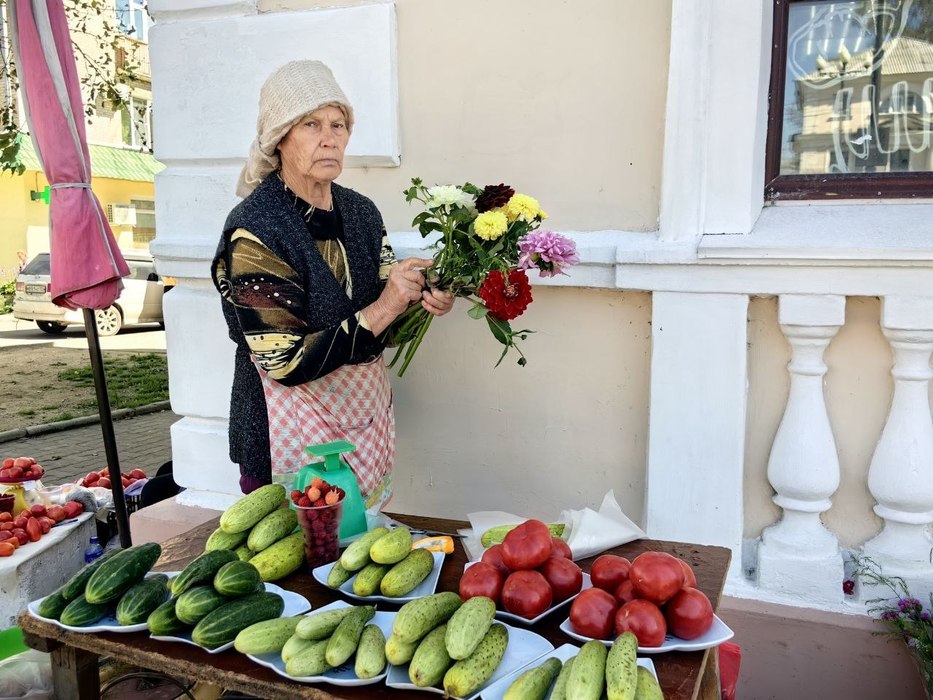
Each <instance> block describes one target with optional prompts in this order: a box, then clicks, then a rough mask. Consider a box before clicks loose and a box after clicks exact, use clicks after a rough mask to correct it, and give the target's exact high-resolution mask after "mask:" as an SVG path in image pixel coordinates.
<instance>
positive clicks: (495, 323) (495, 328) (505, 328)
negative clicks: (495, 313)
mask: <svg viewBox="0 0 933 700" xmlns="http://www.w3.org/2000/svg"><path fill="white" fill-rule="evenodd" d="M486 323H488V324H489V330H491V331H492V334H493V336H494V337H495V339H496V340H498V341H499V342H500V343H502V344H503V345H505V346H506V349H508V347H509V346H510V345H512V327H511V326H510V325H509V322H508V321H499V320H498V319H495V318H493V317H492V316H489V315H487V316H486ZM499 361H500V362H501V361H502V360H501V358H500V360H499Z"/></svg>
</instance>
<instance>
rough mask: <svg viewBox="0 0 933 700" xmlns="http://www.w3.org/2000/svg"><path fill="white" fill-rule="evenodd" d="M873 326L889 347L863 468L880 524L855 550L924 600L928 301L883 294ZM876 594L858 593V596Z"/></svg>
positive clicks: (930, 427)
mask: <svg viewBox="0 0 933 700" xmlns="http://www.w3.org/2000/svg"><path fill="white" fill-rule="evenodd" d="M881 327H882V331H883V332H884V335H885V337H886V338H887V339H888V342H890V343H891V348H892V349H893V350H894V366H893V367H892V368H891V374H892V375H893V377H894V398H893V400H892V402H891V411H890V413H889V414H888V419H887V422H886V423H885V425H884V430H883V431H882V433H881V439H880V440H879V441H878V446H877V447H876V448H875V454H874V456H873V457H872V460H871V466H870V467H869V470H868V489H869V491H871V494H872V496H874V497H875V500H876V501H877V505H875V508H874V510H875V513H877V514H878V516H879V517H881V518H882V519H883V520H884V527H883V528H882V530H881V532H880V533H879V534H878V535H877V536H876V537H874V538H873V539H871V540H869V541H868V542H866V543H865V545H864V548H863V553H864V554H865V555H867V556H869V557H871V558H872V559H873V560H875V562H876V563H878V564H879V565H881V567H882V570H883V572H884V573H885V575H887V576H901V577H903V578H904V579H906V580H907V581H908V584H909V585H910V588H911V593H913V594H914V595H916V596H918V597H920V598H921V600H925V599H927V595H928V593H929V591H930V590H931V588H933V565H931V563H930V556H931V554H930V552H931V548H933V541H931V539H930V537H929V534H928V532H927V530H926V528H927V527H928V526H929V525H930V524H931V523H933V416H931V414H930V379H931V378H933V370H931V368H930V355H931V353H933V297H901V296H891V297H885V298H884V299H883V300H882V306H881ZM877 594H878V593H877V591H872V590H870V589H869V590H863V591H862V598H863V599H868V598H871V597H873V596H876V595H877Z"/></svg>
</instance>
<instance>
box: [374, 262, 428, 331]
mask: <svg viewBox="0 0 933 700" xmlns="http://www.w3.org/2000/svg"><path fill="white" fill-rule="evenodd" d="M433 262H434V261H433V260H427V259H424V258H405V259H404V260H402V261H401V262H399V263H398V264H397V265H393V267H392V269H391V270H390V271H389V279H388V280H387V281H386V286H385V289H383V290H382V294H381V295H380V297H379V300H380V301H381V302H383V303H384V304H385V308H386V310H387V311H388V312H389V313H390V314H392V316H393V317H394V316H398V315H399V314H401V313H402V312H403V311H405V309H407V308H408V306H409V305H410V304H411V303H412V302H415V301H418V300H419V299H421V293H422V291H423V290H424V274H422V272H421V269H424V268H426V267H428V266H429V265H430V264H431V263H433ZM419 268H420V269H419Z"/></svg>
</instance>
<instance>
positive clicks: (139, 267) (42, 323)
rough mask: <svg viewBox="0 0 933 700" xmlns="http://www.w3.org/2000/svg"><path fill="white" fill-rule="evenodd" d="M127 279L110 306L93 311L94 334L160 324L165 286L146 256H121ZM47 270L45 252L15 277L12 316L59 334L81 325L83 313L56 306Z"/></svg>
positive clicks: (49, 269)
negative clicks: (95, 321) (114, 301)
mask: <svg viewBox="0 0 933 700" xmlns="http://www.w3.org/2000/svg"><path fill="white" fill-rule="evenodd" d="M124 257H125V258H126V262H127V264H128V265H129V267H130V276H129V277H124V278H123V291H122V292H121V293H120V296H119V298H118V299H117V301H116V303H114V304H113V306H109V307H107V308H106V309H99V310H98V311H96V312H95V313H96V316H97V332H98V333H99V334H100V335H116V334H117V333H119V332H120V330H121V329H122V328H123V327H124V326H127V325H130V324H137V323H158V324H160V325H162V327H163V328H164V327H165V325H164V323H163V321H162V294H163V292H164V291H165V290H166V289H170V288H171V287H167V286H166V285H165V283H164V282H163V280H162V279H161V278H160V277H159V275H158V274H156V271H155V266H154V265H153V262H152V258H151V257H150V256H148V255H139V254H133V253H124ZM50 282H51V267H50V262H49V254H48V253H40V254H39V255H37V256H36V257H35V258H33V259H32V260H31V261H29V264H27V265H26V267H24V268H23V269H22V271H21V272H20V273H19V275H17V276H16V296H15V297H14V298H13V317H14V318H19V319H23V320H25V321H35V322H36V325H38V326H39V328H40V329H41V330H43V331H45V332H46V333H52V334H56V333H62V332H63V331H64V330H65V328H67V327H68V326H69V325H70V324H73V323H74V324H82V325H83V324H84V314H83V313H82V312H81V311H80V310H79V311H72V310H70V309H64V308H62V307H60V306H56V305H55V304H53V303H52V295H51V293H50V292H49V283H50Z"/></svg>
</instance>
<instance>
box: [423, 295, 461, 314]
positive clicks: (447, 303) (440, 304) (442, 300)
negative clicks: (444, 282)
mask: <svg viewBox="0 0 933 700" xmlns="http://www.w3.org/2000/svg"><path fill="white" fill-rule="evenodd" d="M421 306H423V307H424V310H425V311H427V312H428V313H429V314H434V315H435V316H443V315H444V314H446V313H447V312H448V311H450V310H451V309H452V308H454V295H453V294H451V293H450V292H445V291H443V290H441V289H425V290H424V291H423V292H421Z"/></svg>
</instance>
